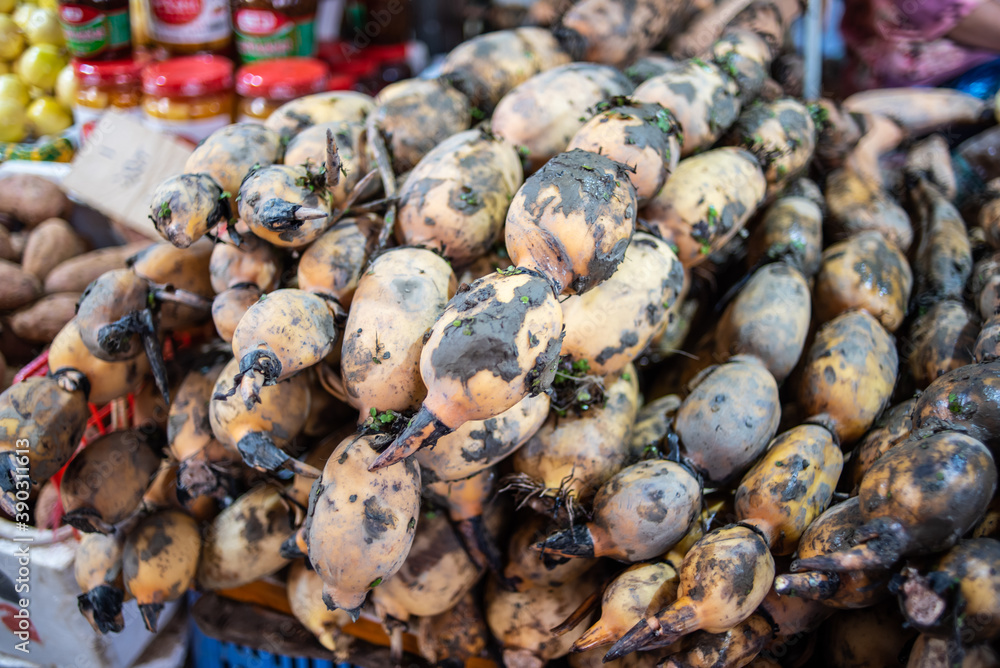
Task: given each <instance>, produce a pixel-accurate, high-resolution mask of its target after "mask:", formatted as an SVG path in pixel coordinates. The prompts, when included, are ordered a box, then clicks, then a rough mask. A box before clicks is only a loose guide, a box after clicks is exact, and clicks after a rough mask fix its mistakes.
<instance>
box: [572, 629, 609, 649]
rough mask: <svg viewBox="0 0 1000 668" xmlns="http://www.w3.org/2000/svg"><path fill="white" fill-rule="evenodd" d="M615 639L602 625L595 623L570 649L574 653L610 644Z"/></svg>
mask: <svg viewBox="0 0 1000 668" xmlns="http://www.w3.org/2000/svg"><path fill="white" fill-rule="evenodd" d="M613 640H614V636H612V635H611V634H610V633H608V632H607V631H604V630H603V629H601V627H599V626H596V625H595V626H592V627H590V628H589V629H588V630H587V631H585V632H584V634H583V635H582V636H580V637H579V638H577V640H576V642H575V643H573V644H572V646H570V648H569V651H570V652H572V653H573V654H578V653H580V652H587V651H590V650H592V649H596V648H598V647H603V646H605V645H608V644H610V643H611V642H612V641H613Z"/></svg>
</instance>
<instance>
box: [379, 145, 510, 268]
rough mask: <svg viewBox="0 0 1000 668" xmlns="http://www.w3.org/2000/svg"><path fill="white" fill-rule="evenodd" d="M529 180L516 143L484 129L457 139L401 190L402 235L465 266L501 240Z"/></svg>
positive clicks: (440, 149)
mask: <svg viewBox="0 0 1000 668" xmlns="http://www.w3.org/2000/svg"><path fill="white" fill-rule="evenodd" d="M523 181H524V173H523V171H522V169H521V161H520V159H519V156H518V154H517V151H516V150H515V149H514V147H513V146H512V145H510V144H508V143H506V142H503V141H501V140H499V139H497V138H495V137H493V136H492V135H490V134H488V133H486V132H484V131H482V130H466V131H465V132H460V133H458V134H455V135H452V136H451V137H448V138H447V139H445V140H444V141H442V142H441V143H440V144H438V145H437V146H435V147H434V148H433V149H432V150H430V151H429V152H428V153H427V155H425V156H424V157H423V159H422V160H421V161H420V162H419V163H417V165H416V166H415V167H414V168H413V171H412V172H410V175H409V176H408V177H407V178H406V181H405V182H404V183H403V185H402V187H401V188H400V191H399V218H398V220H397V222H396V235H397V236H398V237H399V239H400V240H401V241H402V243H405V244H408V245H411V246H421V247H424V248H429V249H431V250H436V251H439V252H440V253H441V254H442V255H444V256H445V257H446V258H447V259H448V260H449V261H451V262H453V263H454V264H455V265H456V266H459V267H462V266H465V265H467V264H469V263H470V262H473V261H474V260H476V259H477V258H479V257H480V256H482V255H485V254H486V253H487V252H488V251H489V249H490V248H491V247H492V246H493V244H494V243H495V242H496V241H497V239H498V238H499V237H500V234H501V231H502V229H503V225H504V219H505V217H506V215H507V208H508V206H509V205H510V202H511V199H513V197H514V193H516V192H517V189H518V188H520V187H521V183H522V182H523Z"/></svg>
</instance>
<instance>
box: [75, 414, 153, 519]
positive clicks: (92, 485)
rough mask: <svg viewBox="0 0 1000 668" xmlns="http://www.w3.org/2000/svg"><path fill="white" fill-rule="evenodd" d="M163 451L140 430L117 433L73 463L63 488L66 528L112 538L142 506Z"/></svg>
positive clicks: (95, 443)
mask: <svg viewBox="0 0 1000 668" xmlns="http://www.w3.org/2000/svg"><path fill="white" fill-rule="evenodd" d="M159 465H160V453H159V452H158V451H157V449H156V448H155V445H154V443H152V442H151V441H150V439H148V438H147V437H146V436H145V435H144V434H143V433H142V432H140V431H139V430H132V429H129V430H127V431H113V432H111V433H108V434H105V435H104V436H101V437H100V438H98V439H96V440H94V441H93V442H92V443H89V444H88V445H87V447H86V448H84V449H83V450H81V451H80V453H79V454H78V455H76V456H75V457H73V459H71V460H70V462H69V465H68V466H67V467H66V473H65V475H63V479H62V483H61V485H60V486H59V495H60V498H61V499H62V505H63V509H64V510H65V511H66V515H65V516H64V519H65V521H66V523H67V524H69V525H71V526H73V527H75V528H76V529H78V530H80V531H84V532H88V533H94V532H96V533H103V534H110V533H112V532H113V531H114V530H115V527H114V525H116V524H118V523H119V522H122V521H123V520H125V519H127V518H128V517H130V516H131V515H132V514H133V513H134V512H135V511H136V510H138V508H139V503H140V502H141V501H142V496H143V493H144V492H145V491H146V488H147V487H148V486H149V482H150V480H151V479H152V477H153V474H154V473H156V470H157V468H159Z"/></svg>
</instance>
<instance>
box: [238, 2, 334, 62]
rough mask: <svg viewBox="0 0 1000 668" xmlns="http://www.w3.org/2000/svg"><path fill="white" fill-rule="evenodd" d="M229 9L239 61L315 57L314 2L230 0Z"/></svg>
mask: <svg viewBox="0 0 1000 668" xmlns="http://www.w3.org/2000/svg"><path fill="white" fill-rule="evenodd" d="M232 6H233V33H234V35H233V37H234V40H235V42H236V51H237V53H239V54H240V59H241V60H242V61H243V62H245V63H252V62H254V61H257V60H271V59H275V58H290V57H295V56H307V57H312V56H315V55H316V0H232Z"/></svg>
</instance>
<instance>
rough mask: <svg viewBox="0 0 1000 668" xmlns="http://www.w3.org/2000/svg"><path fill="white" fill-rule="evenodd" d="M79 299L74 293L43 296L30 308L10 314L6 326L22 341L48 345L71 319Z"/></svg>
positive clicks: (77, 294)
mask: <svg viewBox="0 0 1000 668" xmlns="http://www.w3.org/2000/svg"><path fill="white" fill-rule="evenodd" d="M79 299H80V295H79V293H76V292H57V293H55V294H51V295H45V296H44V297H42V298H41V299H39V300H38V301H36V302H35V303H34V304H32V305H31V306H25V307H24V308H22V309H20V310H18V311H15V312H14V313H11V314H10V318H9V319H8V320H7V326H8V327H9V328H10V331H11V333H13V334H14V336H16V337H17V338H19V339H21V340H22V341H25V342H31V343H41V344H46V343H50V342H51V341H52V340H53V339H54V338H56V336H57V335H58V334H59V332H61V331H62V329H63V328H64V327H65V326H66V324H67V323H69V321H70V320H72V319H73V316H74V314H75V313H76V303H77V302H78V301H79Z"/></svg>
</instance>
